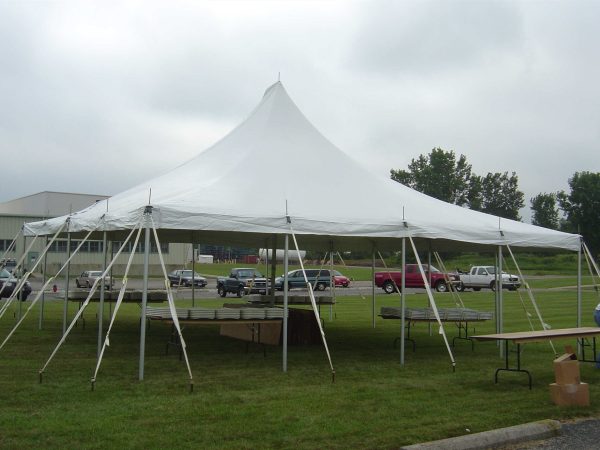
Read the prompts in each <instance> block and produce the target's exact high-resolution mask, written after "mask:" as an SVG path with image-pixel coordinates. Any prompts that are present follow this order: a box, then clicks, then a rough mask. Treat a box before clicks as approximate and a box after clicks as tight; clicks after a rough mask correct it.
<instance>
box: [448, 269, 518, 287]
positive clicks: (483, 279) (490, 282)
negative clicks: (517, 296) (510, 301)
mask: <svg viewBox="0 0 600 450" xmlns="http://www.w3.org/2000/svg"><path fill="white" fill-rule="evenodd" d="M502 287H503V288H504V289H508V290H509V291H516V290H517V289H518V288H519V287H521V281H520V280H519V277H518V276H516V275H511V274H508V273H506V272H502ZM469 288H471V289H473V290H474V291H480V290H481V288H489V289H491V290H492V291H495V290H496V268H495V267H494V266H473V267H471V270H470V271H469V272H468V273H461V274H460V287H459V289H458V290H464V289H469Z"/></svg>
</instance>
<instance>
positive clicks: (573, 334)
mask: <svg viewBox="0 0 600 450" xmlns="http://www.w3.org/2000/svg"><path fill="white" fill-rule="evenodd" d="M598 335H600V328H599V327H581V328H558V329H556V330H539V331H518V332H515V333H498V334H483V335H479V336H471V338H472V339H477V340H478V341H495V340H503V341H513V342H514V343H516V344H520V343H522V342H541V341H547V340H550V339H568V338H581V337H589V336H598Z"/></svg>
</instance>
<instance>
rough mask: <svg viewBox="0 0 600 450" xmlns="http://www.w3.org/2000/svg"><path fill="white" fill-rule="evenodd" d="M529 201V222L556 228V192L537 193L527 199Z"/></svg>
mask: <svg viewBox="0 0 600 450" xmlns="http://www.w3.org/2000/svg"><path fill="white" fill-rule="evenodd" d="M529 202H530V203H531V211H532V212H533V216H532V217H531V223H532V224H534V225H538V226H540V227H545V228H551V229H553V230H558V225H559V216H558V208H557V206H556V202H557V198H556V194H553V193H550V194H547V193H539V194H538V195H536V196H535V197H533V198H532V199H530V200H529Z"/></svg>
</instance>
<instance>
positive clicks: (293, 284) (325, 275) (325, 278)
mask: <svg viewBox="0 0 600 450" xmlns="http://www.w3.org/2000/svg"><path fill="white" fill-rule="evenodd" d="M305 272H306V278H307V279H308V281H309V283H310V284H312V285H313V288H314V289H315V290H317V291H324V290H325V288H327V287H329V286H331V275H330V273H329V270H328V269H322V270H320V269H306V270H305ZM338 273H339V272H338ZM340 275H341V274H340ZM342 276H343V275H342ZM305 287H306V280H305V279H304V274H303V273H302V269H298V270H292V271H291V272H288V289H294V288H305ZM275 289H277V290H278V291H283V275H281V276H280V277H277V278H275Z"/></svg>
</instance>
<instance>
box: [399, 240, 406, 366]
mask: <svg viewBox="0 0 600 450" xmlns="http://www.w3.org/2000/svg"><path fill="white" fill-rule="evenodd" d="M400 309H401V310H402V313H401V317H400V319H401V320H400V365H402V366H403V365H404V344H405V342H404V339H405V338H404V331H405V328H406V323H405V321H406V238H402V277H401V281H400Z"/></svg>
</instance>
